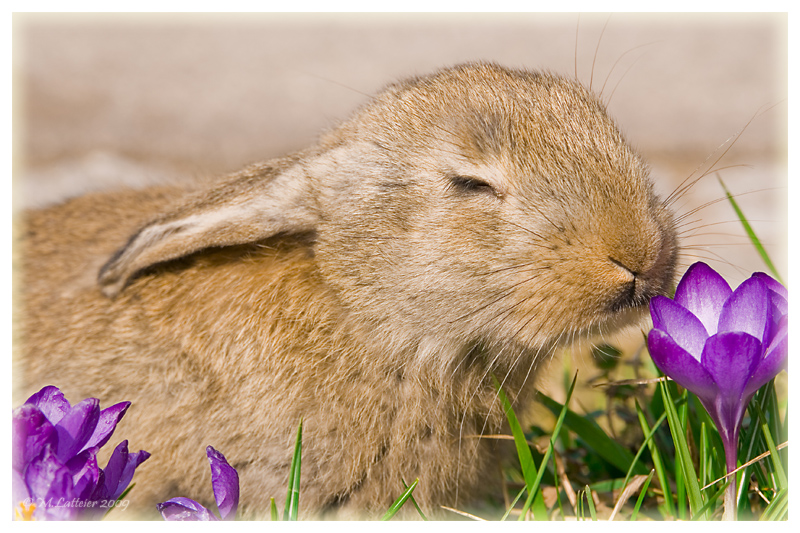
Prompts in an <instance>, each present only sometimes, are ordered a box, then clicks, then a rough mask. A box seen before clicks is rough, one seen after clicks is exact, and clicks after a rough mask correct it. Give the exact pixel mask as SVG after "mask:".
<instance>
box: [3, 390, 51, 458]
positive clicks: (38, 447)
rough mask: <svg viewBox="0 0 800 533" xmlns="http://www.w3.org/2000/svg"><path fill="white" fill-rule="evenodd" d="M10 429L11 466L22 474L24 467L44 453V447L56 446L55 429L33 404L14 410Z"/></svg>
mask: <svg viewBox="0 0 800 533" xmlns="http://www.w3.org/2000/svg"><path fill="white" fill-rule="evenodd" d="M11 428H12V429H11V439H12V440H11V458H12V463H11V464H12V467H13V468H14V470H17V471H19V472H22V471H23V470H24V468H25V465H27V464H28V463H29V462H31V461H32V460H33V459H35V458H36V457H38V456H39V455H40V454H41V453H42V452H43V451H44V448H45V446H48V445H49V446H52V447H55V446H56V442H57V439H58V436H57V434H56V429H55V427H54V426H53V424H51V423H50V421H49V420H48V419H47V417H46V416H45V415H44V413H42V411H41V410H39V408H38V407H36V406H35V405H33V404H25V405H22V406H21V407H18V408H16V409H14V412H13V413H12V425H11Z"/></svg>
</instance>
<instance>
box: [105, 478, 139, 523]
mask: <svg viewBox="0 0 800 533" xmlns="http://www.w3.org/2000/svg"><path fill="white" fill-rule="evenodd" d="M135 486H136V483H131V484H130V485H128V488H127V489H125V490H123V491H122V494H120V495H119V497H118V498H117V499H116V500H115V501H114V506H113V507H109V508H108V510H107V511H106V512H105V513H103V518H105V517H106V516H108V513H110V512H111V511H113V510H114V509H116V508H117V504H118V503H119V502H120V501H121V500H122V499H123V498H125V496H127V495H128V493H129V492H130V491H131V489H132V488H133V487H135Z"/></svg>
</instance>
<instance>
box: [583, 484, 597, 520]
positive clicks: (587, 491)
mask: <svg viewBox="0 0 800 533" xmlns="http://www.w3.org/2000/svg"><path fill="white" fill-rule="evenodd" d="M583 494H584V495H585V496H586V505H587V506H588V507H589V514H590V515H591V516H592V522H597V510H596V509H595V508H594V498H592V488H591V487H590V486H589V485H586V489H584V492H583Z"/></svg>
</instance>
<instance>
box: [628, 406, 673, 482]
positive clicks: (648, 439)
mask: <svg viewBox="0 0 800 533" xmlns="http://www.w3.org/2000/svg"><path fill="white" fill-rule="evenodd" d="M637 407H638V404H637ZM666 418H667V415H666V413H664V414H662V415H661V418H659V419H658V420H657V421H656V423H655V425H654V426H653V429H651V430H649V431H648V432H646V433H645V438H644V442H643V443H642V445H641V446H639V450H637V452H636V455H634V456H633V461H631V465H630V467H629V468H628V473H627V474H626V475H625V481H624V482H623V483H622V486H623V487H627V486H628V481H630V480H631V476H633V468H634V466H635V465H637V464H639V457H640V456H641V455H642V453H643V452H644V449H645V447H649V445H650V443H651V442H652V440H653V435H655V433H656V431H657V430H658V428H659V427H661V424H662V423H663V422H664V420H666Z"/></svg>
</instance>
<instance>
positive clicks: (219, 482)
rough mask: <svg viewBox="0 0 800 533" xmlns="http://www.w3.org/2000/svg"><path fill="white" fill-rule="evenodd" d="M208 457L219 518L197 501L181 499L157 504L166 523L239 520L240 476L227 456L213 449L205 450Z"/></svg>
mask: <svg viewBox="0 0 800 533" xmlns="http://www.w3.org/2000/svg"><path fill="white" fill-rule="evenodd" d="M206 455H207V456H208V462H209V464H210V465H211V488H212V489H213V490H214V499H215V500H216V502H217V509H219V514H220V518H217V516H216V515H215V514H214V513H212V512H211V511H210V510H208V509H207V508H206V507H204V506H202V505H201V504H199V503H197V502H196V501H194V500H191V499H189V498H183V497H178V498H172V499H169V500H167V501H165V502H163V503H159V504H158V505H157V508H158V510H159V512H160V513H161V516H163V517H164V520H169V521H176V520H185V521H204V522H206V521H216V520H219V519H222V520H233V519H235V518H236V510H237V509H238V508H239V474H238V473H237V472H236V469H235V468H233V467H232V466H231V465H229V464H228V461H226V460H225V456H224V455H222V454H221V453H219V452H218V451H217V450H215V449H214V448H212V447H211V446H209V447H207V448H206Z"/></svg>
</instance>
